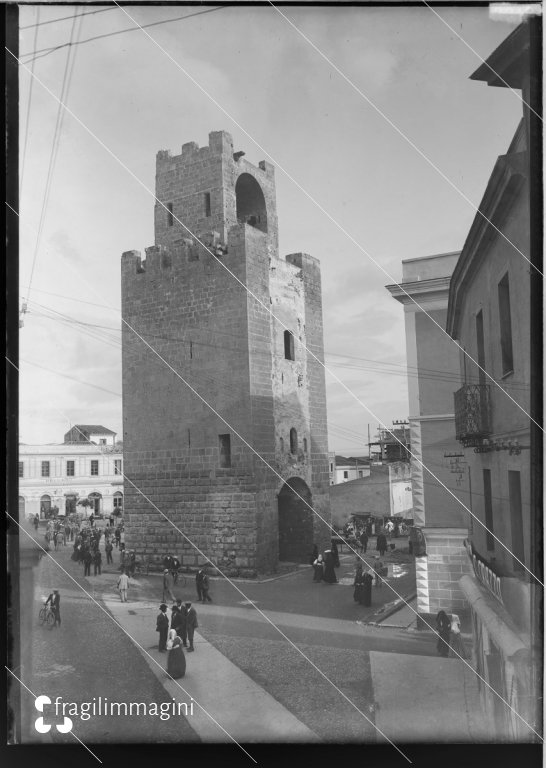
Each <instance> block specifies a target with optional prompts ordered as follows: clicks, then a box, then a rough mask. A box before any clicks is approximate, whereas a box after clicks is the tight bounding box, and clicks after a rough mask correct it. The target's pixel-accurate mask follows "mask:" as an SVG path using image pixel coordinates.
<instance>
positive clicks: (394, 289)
mask: <svg viewBox="0 0 546 768" xmlns="http://www.w3.org/2000/svg"><path fill="white" fill-rule="evenodd" d="M449 284H450V278H449V277H433V278H429V279H427V280H413V281H411V282H408V283H400V284H396V283H395V284H394V285H386V286H385V288H386V289H387V290H388V291H389V292H390V294H391V296H392V297H393V299H396V301H399V302H400V303H401V304H413V301H412V299H415V300H418V299H420V298H421V299H423V298H424V299H425V300H426V301H431V300H438V299H446V298H447V296H448V293H449Z"/></svg>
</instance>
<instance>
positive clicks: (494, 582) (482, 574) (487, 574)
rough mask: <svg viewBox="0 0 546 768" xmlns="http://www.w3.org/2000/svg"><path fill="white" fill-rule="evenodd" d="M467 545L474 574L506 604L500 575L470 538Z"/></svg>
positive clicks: (466, 542)
mask: <svg viewBox="0 0 546 768" xmlns="http://www.w3.org/2000/svg"><path fill="white" fill-rule="evenodd" d="M465 547H466V551H467V553H468V557H469V558H470V562H471V563H472V569H473V571H474V575H475V576H476V578H477V579H478V581H479V582H480V584H483V586H484V587H485V588H486V589H487V590H488V591H489V592H491V594H492V595H494V596H495V597H496V598H497V600H499V602H501V603H502V605H504V601H503V599H502V589H501V579H500V576H497V574H496V573H494V572H493V571H492V570H491V568H490V567H489V566H488V565H487V563H486V562H485V560H483V559H482V558H481V557H480V556H479V555H478V554H477V552H475V550H474V548H473V546H472V544H471V543H470V542H469V541H468V539H467V540H466V541H465Z"/></svg>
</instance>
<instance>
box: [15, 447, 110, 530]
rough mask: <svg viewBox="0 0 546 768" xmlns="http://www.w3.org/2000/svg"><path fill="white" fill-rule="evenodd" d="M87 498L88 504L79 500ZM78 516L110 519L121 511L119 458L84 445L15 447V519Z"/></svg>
mask: <svg viewBox="0 0 546 768" xmlns="http://www.w3.org/2000/svg"><path fill="white" fill-rule="evenodd" d="M84 498H87V499H89V501H90V502H91V506H88V507H83V506H81V505H78V502H79V501H81V500H82V499H84ZM54 507H57V508H58V515H59V516H64V515H69V514H73V513H75V512H80V513H82V514H84V515H85V516H88V515H90V514H91V512H93V513H94V514H95V515H97V514H99V515H100V514H104V515H110V514H112V513H113V512H114V511H116V510H118V509H119V510H121V509H122V508H123V454H122V453H121V451H119V450H116V449H115V448H114V447H112V446H111V447H108V446H106V447H104V446H98V445H90V444H88V443H81V444H79V445H78V444H74V443H71V444H70V443H61V444H50V445H24V444H22V445H20V446H19V518H20V519H25V518H26V517H29V516H31V515H32V517H34V516H35V515H39V516H40V518H41V519H44V518H46V517H48V516H49V515H50V512H51V510H52V509H53V508H54Z"/></svg>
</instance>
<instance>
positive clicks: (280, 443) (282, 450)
mask: <svg viewBox="0 0 546 768" xmlns="http://www.w3.org/2000/svg"><path fill="white" fill-rule="evenodd" d="M279 446H280V449H281V453H284V440H283V439H282V437H281V438H280V439H279Z"/></svg>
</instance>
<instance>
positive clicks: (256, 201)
mask: <svg viewBox="0 0 546 768" xmlns="http://www.w3.org/2000/svg"><path fill="white" fill-rule="evenodd" d="M235 198H236V203H237V221H238V222H239V224H249V225H250V226H251V227H256V229H260V230H261V231H262V232H267V210H266V206H265V197H264V193H263V192H262V188H261V187H260V185H259V184H258V182H257V181H256V179H255V178H254V176H251V175H250V173H242V174H241V175H240V176H239V178H238V179H237V181H236V183H235Z"/></svg>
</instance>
